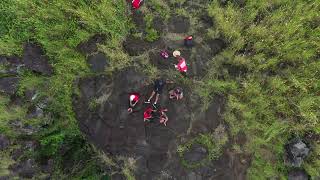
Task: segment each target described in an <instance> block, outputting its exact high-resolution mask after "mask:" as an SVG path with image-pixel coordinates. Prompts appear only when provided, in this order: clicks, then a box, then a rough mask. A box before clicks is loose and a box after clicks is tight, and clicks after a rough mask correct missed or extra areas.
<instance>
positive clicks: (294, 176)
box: [288, 169, 309, 180]
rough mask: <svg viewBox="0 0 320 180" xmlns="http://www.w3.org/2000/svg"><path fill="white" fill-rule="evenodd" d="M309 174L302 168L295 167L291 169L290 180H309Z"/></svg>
mask: <svg viewBox="0 0 320 180" xmlns="http://www.w3.org/2000/svg"><path fill="white" fill-rule="evenodd" d="M308 179H309V176H308V174H307V173H306V172H305V171H304V170H301V169H294V170H291V171H289V174H288V180H308Z"/></svg>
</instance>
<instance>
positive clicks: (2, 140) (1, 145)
mask: <svg viewBox="0 0 320 180" xmlns="http://www.w3.org/2000/svg"><path fill="white" fill-rule="evenodd" d="M9 145H10V141H9V139H8V138H7V137H6V136H5V135H3V134H0V151H2V150H4V149H6V148H7V147H8V146H9Z"/></svg>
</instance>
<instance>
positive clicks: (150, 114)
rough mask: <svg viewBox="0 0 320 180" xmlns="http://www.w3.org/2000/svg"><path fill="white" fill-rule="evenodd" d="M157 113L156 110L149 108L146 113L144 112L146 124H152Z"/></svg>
mask: <svg viewBox="0 0 320 180" xmlns="http://www.w3.org/2000/svg"><path fill="white" fill-rule="evenodd" d="M155 112H156V110H155V109H152V107H148V108H147V109H146V110H145V111H144V112H143V121H144V122H146V121H147V122H150V121H151V120H152V119H153V115H154V113H155Z"/></svg>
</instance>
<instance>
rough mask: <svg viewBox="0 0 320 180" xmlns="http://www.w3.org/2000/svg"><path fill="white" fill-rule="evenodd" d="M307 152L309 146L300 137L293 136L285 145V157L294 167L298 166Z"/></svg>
mask: <svg viewBox="0 0 320 180" xmlns="http://www.w3.org/2000/svg"><path fill="white" fill-rule="evenodd" d="M309 152H310V149H309V147H308V146H307V145H306V144H305V143H304V142H303V141H302V140H301V139H300V138H294V139H292V140H291V141H290V142H289V143H288V144H287V145H286V155H287V156H286V159H287V161H288V163H289V164H290V165H292V166H294V167H300V166H301V164H302V162H303V159H304V158H306V157H307V156H308V155H309Z"/></svg>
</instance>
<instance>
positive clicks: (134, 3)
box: [131, 0, 143, 9]
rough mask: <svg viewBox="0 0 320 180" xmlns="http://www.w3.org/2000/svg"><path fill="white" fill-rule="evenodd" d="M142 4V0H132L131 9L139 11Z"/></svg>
mask: <svg viewBox="0 0 320 180" xmlns="http://www.w3.org/2000/svg"><path fill="white" fill-rule="evenodd" d="M142 3H143V0H132V2H131V4H132V7H133V9H139V8H140V6H141V5H142Z"/></svg>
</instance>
